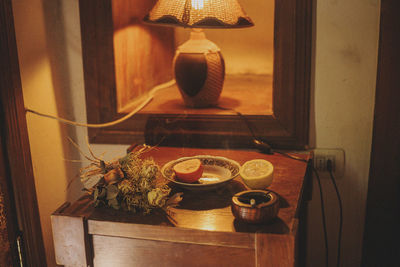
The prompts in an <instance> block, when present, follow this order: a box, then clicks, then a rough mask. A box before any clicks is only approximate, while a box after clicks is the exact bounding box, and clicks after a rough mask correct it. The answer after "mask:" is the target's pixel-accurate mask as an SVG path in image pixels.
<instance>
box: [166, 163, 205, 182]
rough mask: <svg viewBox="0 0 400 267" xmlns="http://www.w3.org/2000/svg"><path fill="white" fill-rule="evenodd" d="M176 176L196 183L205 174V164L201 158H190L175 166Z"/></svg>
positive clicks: (184, 180)
mask: <svg viewBox="0 0 400 267" xmlns="http://www.w3.org/2000/svg"><path fill="white" fill-rule="evenodd" d="M173 169H174V172H175V175H176V178H177V179H178V180H180V181H182V182H185V183H194V182H196V181H197V180H199V179H200V177H201V176H202V174H203V165H202V164H201V161H200V160H199V159H189V160H185V161H182V162H180V163H178V164H176V165H175V166H174V168H173Z"/></svg>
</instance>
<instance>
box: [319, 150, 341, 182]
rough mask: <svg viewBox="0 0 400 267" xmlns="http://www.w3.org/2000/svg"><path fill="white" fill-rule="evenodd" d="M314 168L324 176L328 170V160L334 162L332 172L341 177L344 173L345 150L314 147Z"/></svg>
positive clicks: (336, 176)
mask: <svg viewBox="0 0 400 267" xmlns="http://www.w3.org/2000/svg"><path fill="white" fill-rule="evenodd" d="M313 152H314V158H313V161H314V168H315V169H316V170H317V171H319V172H320V173H321V174H322V175H323V176H325V175H324V173H327V172H328V169H327V164H328V160H330V161H331V163H332V172H333V175H334V176H335V178H340V177H342V176H343V175H344V170H345V169H344V166H345V164H344V163H345V158H344V150H343V149H340V148H326V149H324V148H317V149H314V151H313Z"/></svg>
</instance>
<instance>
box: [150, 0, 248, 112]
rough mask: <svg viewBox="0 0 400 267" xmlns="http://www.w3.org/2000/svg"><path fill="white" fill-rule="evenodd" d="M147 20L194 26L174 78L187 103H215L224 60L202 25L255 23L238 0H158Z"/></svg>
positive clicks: (181, 50) (178, 53)
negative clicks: (207, 36) (206, 35)
mask: <svg viewBox="0 0 400 267" xmlns="http://www.w3.org/2000/svg"><path fill="white" fill-rule="evenodd" d="M144 21H145V22H147V23H153V24H160V25H167V26H182V27H190V28H193V29H192V32H191V33H190V39H189V40H188V41H187V42H185V43H184V44H182V45H181V46H179V47H178V49H177V50H176V54H175V58H174V63H173V65H174V70H175V80H176V82H177V84H178V87H179V91H180V92H181V95H182V97H183V100H184V102H185V104H186V105H187V106H189V107H208V106H214V105H216V104H217V102H218V98H219V96H220V94H221V91H222V86H223V83H224V78H225V63H224V59H223V57H222V53H221V51H220V49H219V48H218V46H217V45H216V44H214V43H213V42H211V41H209V40H208V39H207V38H206V37H205V34H204V32H203V31H202V28H242V27H250V26H253V25H254V24H253V22H252V21H251V19H250V18H249V17H248V16H247V15H246V14H245V12H244V11H243V9H242V7H241V6H240V5H239V3H238V2H237V0H158V2H157V3H156V4H155V6H154V7H153V9H152V10H151V11H150V13H149V14H148V15H146V17H145V18H144Z"/></svg>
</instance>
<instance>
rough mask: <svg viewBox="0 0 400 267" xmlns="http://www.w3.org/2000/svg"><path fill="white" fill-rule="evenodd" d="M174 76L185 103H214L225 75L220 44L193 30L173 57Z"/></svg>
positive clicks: (200, 105)
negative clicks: (189, 37) (218, 45)
mask: <svg viewBox="0 0 400 267" xmlns="http://www.w3.org/2000/svg"><path fill="white" fill-rule="evenodd" d="M174 70H175V80H176V83H177V85H178V87H179V91H180V93H181V95H182V98H183V101H184V102H185V105H186V106H188V107H194V108H202V107H209V106H215V105H217V103H218V99H219V96H220V95H221V92H222V87H223V84H224V78H225V62H224V58H223V57H222V54H221V52H220V50H219V48H218V47H217V46H216V45H215V44H214V43H212V42H211V41H209V40H207V39H206V38H205V35H204V33H203V32H201V31H193V32H192V33H191V39H190V40H189V41H187V42H186V43H184V44H183V45H181V46H180V47H179V48H178V50H177V52H176V54H175V58H174Z"/></svg>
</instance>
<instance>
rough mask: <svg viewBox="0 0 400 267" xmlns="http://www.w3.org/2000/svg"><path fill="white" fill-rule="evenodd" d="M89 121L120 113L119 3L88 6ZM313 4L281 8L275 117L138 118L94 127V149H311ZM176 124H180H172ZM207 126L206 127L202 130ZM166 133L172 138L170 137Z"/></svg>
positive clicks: (289, 0) (297, 0)
mask: <svg viewBox="0 0 400 267" xmlns="http://www.w3.org/2000/svg"><path fill="white" fill-rule="evenodd" d="M79 4H80V19H81V35H82V54H83V67H84V77H85V92H86V109H87V120H88V123H103V122H108V121H112V120H115V119H117V118H120V117H122V116H123V115H124V114H119V113H118V112H117V100H116V83H115V71H114V53H113V21H112V12H111V10H112V9H111V0H100V1H99V0H80V1H79ZM311 23H312V0H285V1H276V2H275V25H274V74H273V75H274V76H273V115H246V116H243V117H242V116H237V115H185V116H184V118H183V119H180V118H181V117H182V115H181V114H177V115H171V114H150V115H149V114H140V113H139V114H137V115H135V116H134V117H132V118H130V119H129V120H127V121H125V122H124V123H121V124H119V125H116V126H113V127H110V128H102V129H92V128H89V131H88V134H89V140H90V142H92V143H108V144H132V143H144V142H146V143H147V144H153V145H154V144H158V143H160V142H161V141H162V144H163V145H171V146H188V147H230V148H248V147H249V145H250V142H251V140H252V135H251V133H250V131H249V128H248V127H247V125H246V123H244V121H243V120H244V119H245V120H247V122H248V123H249V124H250V125H251V127H252V128H253V130H254V133H255V135H257V137H259V138H262V139H263V140H265V141H267V142H268V143H269V144H271V145H272V146H273V147H276V148H287V149H306V148H307V146H308V131H309V97H310V72H311V71H310V70H311V29H312V28H311V25H312V24H311ZM171 121H172V122H173V123H171ZM200 125H202V126H206V127H200ZM166 135H168V137H167V138H165V137H166Z"/></svg>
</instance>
